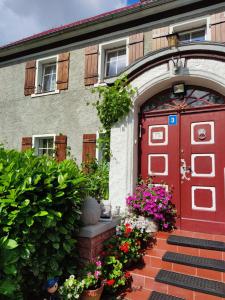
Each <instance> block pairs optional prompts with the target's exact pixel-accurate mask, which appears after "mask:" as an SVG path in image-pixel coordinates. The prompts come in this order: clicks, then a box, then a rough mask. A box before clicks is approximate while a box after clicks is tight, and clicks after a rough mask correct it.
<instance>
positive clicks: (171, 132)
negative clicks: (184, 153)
mask: <svg viewBox="0 0 225 300" xmlns="http://www.w3.org/2000/svg"><path fill="white" fill-rule="evenodd" d="M178 119H179V116H178ZM161 125H163V126H168V116H160V117H146V118H143V119H142V124H141V126H142V138H141V166H140V171H141V176H142V178H143V179H147V178H148V177H149V173H148V155H154V156H153V157H152V161H151V162H152V168H151V169H152V170H153V171H154V172H159V173H164V172H165V158H164V157H163V156H160V155H168V175H163V176H159V175H158V176H154V177H153V180H154V183H162V182H165V183H166V184H168V185H170V186H173V187H174V190H173V202H174V203H175V205H176V207H177V210H178V214H179V208H180V185H179V176H180V175H179V174H180V169H179V168H180V167H179V163H180V158H179V152H178V151H177V149H178V148H179V120H178V125H177V126H168V144H167V145H157V142H158V143H160V144H164V143H165V142H166V136H165V134H166V130H165V128H164V127H162V126H161ZM151 126H159V127H153V128H152V127H151ZM149 128H152V130H151V135H150V136H149ZM157 131H158V132H162V133H163V136H160V135H159V136H158V139H152V136H153V135H154V134H156V132H157ZM156 137H157V136H156ZM160 137H161V138H160ZM149 140H150V142H151V143H152V144H153V145H149ZM155 155H156V156H155ZM178 223H179V222H178ZM178 225H179V224H178Z"/></svg>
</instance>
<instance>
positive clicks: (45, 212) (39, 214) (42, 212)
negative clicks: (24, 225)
mask: <svg viewBox="0 0 225 300" xmlns="http://www.w3.org/2000/svg"><path fill="white" fill-rule="evenodd" d="M47 215H48V212H47V211H45V210H42V211H40V212H38V213H36V214H35V215H34V217H44V216H47Z"/></svg>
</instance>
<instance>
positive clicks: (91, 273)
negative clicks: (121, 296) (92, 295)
mask: <svg viewBox="0 0 225 300" xmlns="http://www.w3.org/2000/svg"><path fill="white" fill-rule="evenodd" d="M152 241H153V239H152V237H151V235H150V234H149V233H148V232H146V230H145V228H144V227H140V224H139V223H138V222H136V218H133V217H132V218H131V217H129V218H126V219H124V220H123V221H122V222H121V224H120V225H118V226H117V228H116V235H114V236H113V237H112V238H110V239H109V240H108V241H107V242H105V244H104V250H103V251H102V253H101V257H100V258H99V259H98V260H97V261H95V262H91V263H89V264H88V265H86V267H85V268H84V271H82V272H79V273H78V274H77V279H76V278H75V277H74V276H72V277H70V278H68V279H67V280H66V281H65V282H64V284H63V286H62V287H61V288H60V293H61V295H62V296H63V299H71V300H73V299H78V298H79V295H81V294H82V292H83V291H85V290H87V289H97V288H98V287H100V286H101V283H103V284H104V286H105V288H104V291H105V293H107V294H111V295H112V294H113V295H115V294H117V293H119V292H121V291H122V290H123V289H125V288H127V287H129V286H130V284H131V281H132V278H131V275H130V273H129V272H128V270H129V267H130V266H131V265H134V264H136V263H137V262H139V261H140V260H141V258H142V257H143V255H144V253H145V249H146V248H147V247H148V246H150V245H151V242H152Z"/></svg>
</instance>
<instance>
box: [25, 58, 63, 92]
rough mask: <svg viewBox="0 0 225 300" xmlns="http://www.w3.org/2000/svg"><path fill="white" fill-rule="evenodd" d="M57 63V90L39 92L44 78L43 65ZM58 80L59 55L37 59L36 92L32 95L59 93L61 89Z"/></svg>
mask: <svg viewBox="0 0 225 300" xmlns="http://www.w3.org/2000/svg"><path fill="white" fill-rule="evenodd" d="M52 63H55V64H56V83H55V85H56V86H55V90H54V91H51V92H46V93H38V87H39V85H40V84H41V85H42V80H43V76H42V75H43V66H44V65H46V64H52ZM57 81H58V55H54V56H49V57H45V58H41V59H37V61H36V73H35V92H34V94H32V95H31V97H41V96H46V95H52V94H58V93H59V90H57Z"/></svg>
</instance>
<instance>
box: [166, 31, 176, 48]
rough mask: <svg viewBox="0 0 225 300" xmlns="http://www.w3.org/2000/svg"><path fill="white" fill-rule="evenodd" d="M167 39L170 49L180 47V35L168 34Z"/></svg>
mask: <svg viewBox="0 0 225 300" xmlns="http://www.w3.org/2000/svg"><path fill="white" fill-rule="evenodd" d="M166 38H167V41H168V46H169V47H170V48H173V47H175V48H177V47H178V45H179V35H178V34H177V33H176V32H174V33H171V34H168V35H167V36H166Z"/></svg>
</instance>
